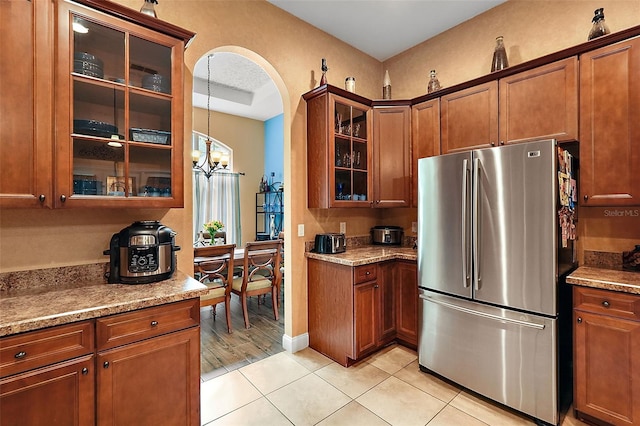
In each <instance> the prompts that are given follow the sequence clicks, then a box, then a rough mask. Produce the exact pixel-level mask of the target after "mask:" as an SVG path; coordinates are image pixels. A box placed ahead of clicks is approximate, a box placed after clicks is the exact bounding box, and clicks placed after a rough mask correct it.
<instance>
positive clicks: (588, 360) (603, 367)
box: [573, 286, 640, 425]
mask: <svg viewBox="0 0 640 426" xmlns="http://www.w3.org/2000/svg"><path fill="white" fill-rule="evenodd" d="M573 298H574V301H573V305H574V313H573V317H574V318H573V319H574V323H573V324H574V369H575V371H574V408H575V410H576V417H577V418H578V419H584V420H593V419H594V418H595V419H598V420H600V421H605V422H607V423H610V424H612V425H638V424H640V358H639V357H638V353H640V296H638V295H633V294H625V293H619V292H614V291H608V290H600V289H594V288H586V287H578V286H576V287H574V288H573Z"/></svg>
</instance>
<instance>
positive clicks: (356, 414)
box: [318, 401, 389, 426]
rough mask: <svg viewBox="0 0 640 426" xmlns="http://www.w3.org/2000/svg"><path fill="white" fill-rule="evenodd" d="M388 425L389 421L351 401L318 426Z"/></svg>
mask: <svg viewBox="0 0 640 426" xmlns="http://www.w3.org/2000/svg"><path fill="white" fill-rule="evenodd" d="M345 425H349V426H388V425H389V423H387V422H385V421H384V420H382V419H381V418H380V417H378V416H376V415H375V414H373V413H372V412H371V411H369V410H367V409H366V408H364V407H363V406H362V405H360V404H358V403H357V402H355V401H353V402H351V403H349V404H347V405H345V406H344V407H342V408H341V409H339V410H338V411H336V412H335V413H333V414H332V415H330V416H329V417H327V418H326V419H324V420H323V421H321V422H320V423H318V426H345Z"/></svg>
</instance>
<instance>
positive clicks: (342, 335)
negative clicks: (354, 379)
mask: <svg viewBox="0 0 640 426" xmlns="http://www.w3.org/2000/svg"><path fill="white" fill-rule="evenodd" d="M308 274H309V275H308V277H309V280H308V282H309V346H310V347H312V348H313V349H315V350H317V351H318V352H320V353H322V354H324V355H326V356H328V357H329V358H331V359H333V360H335V361H336V362H338V363H340V364H342V365H343V366H345V367H347V366H349V365H351V364H352V363H353V362H354V361H356V360H358V359H361V358H362V357H364V356H366V355H368V354H370V353H371V352H373V351H375V350H377V349H379V348H381V347H382V346H384V345H386V344H388V343H390V342H392V341H393V340H395V339H396V338H398V332H397V331H398V325H397V318H398V313H397V312H398V309H400V308H399V307H398V297H400V296H399V290H398V289H399V288H400V287H401V285H400V283H399V282H398V277H399V276H398V273H397V262H396V261H389V262H382V263H372V264H367V265H362V266H356V267H350V266H346V265H340V264H336V263H332V262H325V261H322V260H318V259H308ZM414 283H415V280H414ZM414 290H415V292H417V287H416V289H414ZM402 297H406V293H405V295H404V296H402ZM413 303H417V295H416V299H415V301H413ZM411 309H412V308H411V307H409V310H407V311H405V312H404V314H403V318H404V321H405V324H404V325H403V327H408V326H407V324H412V323H415V324H416V326H415V328H417V319H416V318H413V320H410V319H408V317H406V315H407V314H408V312H410V311H411ZM416 334H417V331H416ZM401 341H402V342H407V339H405V338H402V339H401Z"/></svg>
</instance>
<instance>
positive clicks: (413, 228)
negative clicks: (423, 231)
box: [411, 222, 418, 232]
mask: <svg viewBox="0 0 640 426" xmlns="http://www.w3.org/2000/svg"><path fill="white" fill-rule="evenodd" d="M411 232H418V222H411Z"/></svg>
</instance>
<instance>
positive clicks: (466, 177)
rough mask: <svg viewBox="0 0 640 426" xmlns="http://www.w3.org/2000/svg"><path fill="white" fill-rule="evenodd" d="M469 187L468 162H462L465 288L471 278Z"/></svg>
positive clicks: (463, 270) (463, 273)
mask: <svg viewBox="0 0 640 426" xmlns="http://www.w3.org/2000/svg"><path fill="white" fill-rule="evenodd" d="M468 187H469V166H468V160H467V159H466V158H465V159H464V160H462V275H463V277H464V287H465V288H468V287H469V285H470V280H471V277H470V276H469V269H470V268H469V243H468V236H469V235H468V233H469V226H468V220H469V219H468V217H467V209H468V207H467V201H468V198H469V196H468V194H467V192H468Z"/></svg>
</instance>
